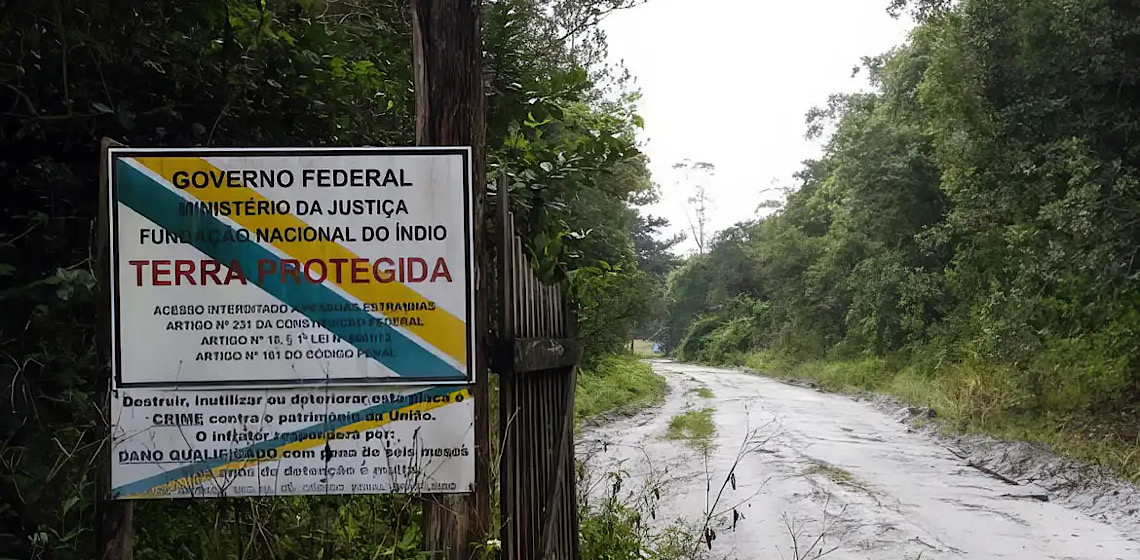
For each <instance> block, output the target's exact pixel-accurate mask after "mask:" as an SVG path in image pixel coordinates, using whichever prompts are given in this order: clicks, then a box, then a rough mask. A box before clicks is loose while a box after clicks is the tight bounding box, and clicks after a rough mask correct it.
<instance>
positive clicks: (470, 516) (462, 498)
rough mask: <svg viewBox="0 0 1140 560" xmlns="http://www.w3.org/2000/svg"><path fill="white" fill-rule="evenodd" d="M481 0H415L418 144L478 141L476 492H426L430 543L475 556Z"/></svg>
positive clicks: (483, 393)
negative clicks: (431, 493)
mask: <svg viewBox="0 0 1140 560" xmlns="http://www.w3.org/2000/svg"><path fill="white" fill-rule="evenodd" d="M481 4H482V2H481V1H480V0H412V64H413V67H414V72H415V90H416V144H417V145H420V146H471V150H472V152H471V155H472V168H473V174H474V177H473V178H472V182H471V191H472V192H471V202H472V205H473V207H474V214H475V216H474V219H475V223H474V243H475V282H476V289H475V386H474V387H472V394H473V397H474V399H475V492H474V493H471V494H442V495H428V496H427V497H425V498H424V504H423V506H424V546H425V548H426V549H427V550H429V551H438V552H439V553H440V554H439V555H438V556H437V557H439V558H447V559H449V560H468V559H469V558H472V556H473V552H474V549H473V547H472V544H473V543H475V542H478V541H480V540H482V539H484V538H486V537H487V535H488V532H487V529H488V523H489V519H490V516H491V494H490V463H489V458H490V454H489V449H488V435H489V429H490V422H489V414H490V408H489V405H490V401H489V398H488V393H487V338H486V332H487V313H488V312H489V311H490V305H489V302H488V296H489V292H488V288H489V286H488V279H489V274H488V272H489V269H488V268H487V266H488V265H489V260H488V258H487V250H486V247H485V238H486V228H485V226H484V215H485V210H486V208H485V202H486V195H485V185H484V182H485V177H484V174H485V173H484V168H485V167H484V147H483V144H484V138H485V135H486V133H485V130H484V114H483V111H484V102H483V56H482V53H483V43H482V39H481V34H480V27H479V26H480V17H479V15H480V9H481Z"/></svg>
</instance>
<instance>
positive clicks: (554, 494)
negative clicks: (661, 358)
mask: <svg viewBox="0 0 1140 560" xmlns="http://www.w3.org/2000/svg"><path fill="white" fill-rule="evenodd" d="M501 185H502V189H501V190H500V191H499V192H500V193H501V194H502V195H503V198H501V199H500V200H499V203H500V210H501V212H500V218H501V219H502V220H503V222H504V224H503V227H502V228H500V229H499V230H498V231H500V232H502V233H501V234H502V235H503V236H504V238H503V239H502V240H500V241H501V243H500V244H499V245H497V246H498V247H499V251H500V252H501V253H502V254H501V257H500V258H501V259H502V262H501V263H500V266H499V267H498V269H497V270H496V274H497V275H499V276H500V277H501V278H499V281H500V283H501V284H502V285H503V286H504V287H503V289H502V291H501V292H498V293H499V294H500V300H501V304H500V305H502V306H505V308H504V309H503V310H502V313H501V315H500V321H501V323H502V325H501V326H500V328H501V333H500V335H501V338H502V342H503V346H502V353H501V357H502V359H503V360H505V361H504V362H502V364H501V366H500V369H503V370H504V371H499V372H498V373H499V374H500V375H501V377H500V380H501V383H500V400H499V403H500V419H499V421H500V442H501V444H502V449H501V455H500V457H501V460H502V463H501V464H500V479H499V481H500V504H501V507H502V512H501V518H502V522H503V531H502V542H503V559H504V560H552V559H558V560H578V554H579V552H578V550H579V546H578V515H577V514H578V512H577V505H576V495H575V485H576V482H575V478H576V474H575V463H574V456H573V438H572V430H569V431H568V428H567V426H570V425H572V421H573V413H574V412H573V392H574V388H573V383H574V381H573V379H574V377H573V376H574V367H573V366H560V367H557V368H553V369H545V370H540V371H517V369H518V364H516V363H515V361H514V360H515V356H516V354H515V352H516V351H517V350H516V344H517V341H519V340H521V339H529V340H528V342H527V344H542V345H547V344H561V343H562V342H561V340H560V339H565V338H570V331H571V321H570V320H569V317H568V315H567V311H568V308H567V307H566V306H567V302H566V301H565V294H564V293H563V290H562V287H561V285H559V284H547V283H545V282H543V281H542V280H540V279H539V277H538V274H536V273H535V272H534V269H533V268H532V265H533V263H532V259H531V258H530V255H529V254H528V252H527V249H526V247H525V246H524V244H523V243H522V239H521V238H520V237H519V236H518V235H517V234H518V231H517V228H516V224H515V223H514V216H513V214H511V213H510V209H509V200H508V198H507V192H508V189H507V188H506V183H505V178H504V180H503V182H502V183H501ZM575 351H576V350H575ZM521 363H522V362H520V364H521Z"/></svg>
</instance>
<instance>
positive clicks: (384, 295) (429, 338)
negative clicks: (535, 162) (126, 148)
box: [135, 157, 467, 366]
mask: <svg viewBox="0 0 1140 560" xmlns="http://www.w3.org/2000/svg"><path fill="white" fill-rule="evenodd" d="M135 159H136V161H138V162H139V163H140V164H142V165H144V166H146V167H147V168H148V169H150V170H151V171H153V172H155V173H157V174H158V175H159V176H160V177H162V178H163V179H166V180H167V181H169V182H171V183H172V184H173V182H174V173H175V172H176V171H185V172H187V173H194V172H195V171H204V172H207V173H214V174H217V173H220V172H221V170H219V169H218V168H216V167H214V166H213V165H210V163H209V162H207V161H206V160H204V159H202V158H196V157H139V158H135ZM184 192H186V193H188V194H190V195H192V196H194V197H195V198H197V199H198V200H201V201H203V202H223V201H228V202H231V203H233V202H243V203H244V202H246V201H249V200H253V201H255V202H257V201H268V200H269V199H267V198H266V197H264V196H262V195H261V193H259V192H257V189H253V188H249V187H246V186H243V187H240V188H230V187H222V188H214V187H207V188H204V189H198V188H188V189H186V190H185V191H184ZM228 217H229V218H230V219H232V220H233V221H235V222H237V223H238V224H239V225H241V226H242V227H244V228H246V229H248V230H250V231H253V230H256V229H258V228H279V229H280V228H297V227H306V226H308V224H306V223H305V222H304V221H302V220H301V219H300V218H298V217H296V216H293V215H291V214H254V215H245V214H242V215H240V216H237V215H232V214H231V215H230V216H228ZM273 246H274V247H277V248H278V249H280V250H281V251H283V252H284V253H285V254H287V255H289V256H290V257H292V258H294V259H297V260H299V261H301V262H305V261H307V260H310V259H324V260H329V259H337V258H339V259H356V258H361V257H359V256H357V255H356V254H355V253H353V252H352V251H350V250H348V249H347V248H345V247H342V246H341V245H340V244H339V243H336V242H335V241H321V242H307V241H294V242H289V241H278V242H274V243H273ZM449 264H451V263H449ZM456 264H459V265H460V266H463V265H464V264H465V263H456ZM327 281H328V282H330V283H333V284H336V285H338V286H340V288H341V289H343V290H344V291H345V292H347V293H348V294H351V295H352V296H353V297H355V298H357V299H359V300H360V301H362V302H366V303H371V302H410V303H419V302H427V301H428V300H427V299H426V298H424V297H423V296H421V295H420V294H419V293H417V292H416V291H415V290H413V289H411V288H409V287H408V286H405V285H404V284H400V283H399V282H390V283H387V284H381V283H362V284H354V283H352V282H348V281H347V278H342V281H341V282H336V281H335V278H333V277H332V275H330V277H329V278H328V280H327ZM463 289H466V288H465V287H464V288H463ZM414 313H415V314H417V315H419V316H420V318H421V322H422V323H423V324H422V326H403V327H402V328H404V329H407V330H408V331H411V332H413V333H415V334H416V335H417V336H419V337H420V338H422V339H423V340H424V341H426V342H427V343H428V344H431V345H432V346H434V347H436V348H438V349H439V350H440V351H442V352H443V353H445V354H447V355H448V356H451V357H452V358H454V359H455V360H457V361H458V362H459V363H460V364H462V365H464V366H466V364H467V329H466V326H465V325H464V321H463V320H462V319H460V318H458V317H456V316H454V315H452V314H451V313H448V312H447V311H445V310H444V309H443V308H441V307H439V306H436V307H435V310H433V311H427V310H424V311H417V312H414Z"/></svg>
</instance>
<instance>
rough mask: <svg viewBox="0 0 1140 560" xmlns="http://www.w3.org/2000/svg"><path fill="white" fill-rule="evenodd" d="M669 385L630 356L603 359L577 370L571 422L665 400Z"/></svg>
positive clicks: (647, 365) (644, 364)
mask: <svg viewBox="0 0 1140 560" xmlns="http://www.w3.org/2000/svg"><path fill="white" fill-rule="evenodd" d="M668 391H669V384H668V383H667V382H666V381H665V378H664V377H661V376H660V375H657V374H656V373H653V368H651V367H649V364H647V363H645V362H642V361H639V360H637V359H636V358H634V357H632V356H605V357H603V358H600V359H597V360H594V361H593V363H591V364H588V365H587V366H586V367H583V368H579V370H578V386H577V388H576V390H575V395H574V418H575V420H577V421H580V420H582V419H584V418H589V417H591V416H596V415H598V414H602V413H604V412H610V411H618V412H627V411H632V410H635V409H637V408H640V407H643V406H646V405H649V404H653V403H655V402H658V401H660V400H661V399H663V398H665V394H666V393H667V392H668Z"/></svg>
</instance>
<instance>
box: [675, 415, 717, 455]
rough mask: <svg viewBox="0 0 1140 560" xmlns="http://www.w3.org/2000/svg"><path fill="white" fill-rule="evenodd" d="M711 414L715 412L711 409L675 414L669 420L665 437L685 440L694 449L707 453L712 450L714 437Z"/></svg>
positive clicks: (714, 430)
mask: <svg viewBox="0 0 1140 560" xmlns="http://www.w3.org/2000/svg"><path fill="white" fill-rule="evenodd" d="M713 412H715V409H713V408H702V409H700V410H686V411H685V412H682V413H680V414H677V415H676V416H674V417H673V418H670V419H669V428H668V429H667V430H666V432H665V437H667V438H669V439H677V440H685V442H686V443H688V444H689V445H691V446H693V447H694V448H696V449H698V450H700V451H701V452H703V453H707V452H708V451H709V450H710V449H711V448H712V439H713V436H714V435H716V424H714V423H713Z"/></svg>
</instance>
